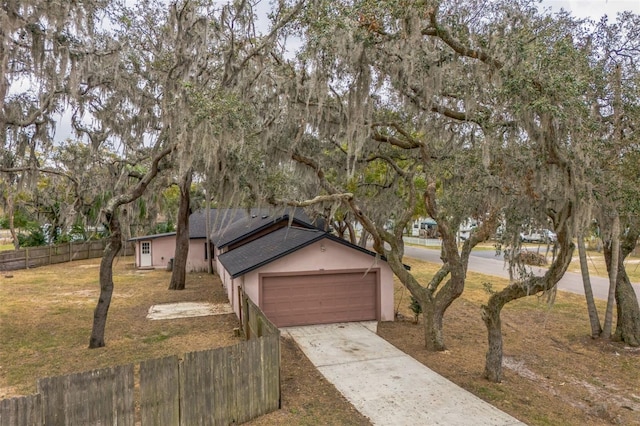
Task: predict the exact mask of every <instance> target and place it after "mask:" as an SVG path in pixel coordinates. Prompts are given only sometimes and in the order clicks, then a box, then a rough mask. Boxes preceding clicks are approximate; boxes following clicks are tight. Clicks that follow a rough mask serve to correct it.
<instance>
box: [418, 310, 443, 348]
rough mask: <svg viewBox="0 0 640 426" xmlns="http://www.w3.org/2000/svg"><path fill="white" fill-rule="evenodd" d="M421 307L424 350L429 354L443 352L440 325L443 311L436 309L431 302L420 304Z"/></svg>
mask: <svg viewBox="0 0 640 426" xmlns="http://www.w3.org/2000/svg"><path fill="white" fill-rule="evenodd" d="M420 306H421V307H422V316H423V318H424V344H425V348H426V349H427V350H428V351H430V352H437V351H444V350H445V349H446V348H445V345H444V333H443V330H442V323H443V317H444V311H443V310H441V309H438V308H437V306H436V304H435V303H434V302H433V301H427V302H426V303H425V302H424V301H423V302H421V303H420Z"/></svg>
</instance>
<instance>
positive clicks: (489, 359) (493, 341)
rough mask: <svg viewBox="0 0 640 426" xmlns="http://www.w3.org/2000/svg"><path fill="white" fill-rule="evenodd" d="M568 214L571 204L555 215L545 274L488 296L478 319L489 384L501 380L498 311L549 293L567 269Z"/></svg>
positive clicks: (569, 250)
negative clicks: (553, 247)
mask: <svg viewBox="0 0 640 426" xmlns="http://www.w3.org/2000/svg"><path fill="white" fill-rule="evenodd" d="M571 214H572V208H571V205H567V206H566V207H565V208H563V210H562V211H561V212H560V213H559V214H558V217H559V218H558V219H557V220H558V221H560V222H562V224H563V225H562V226H559V227H557V228H560V229H559V232H558V243H559V245H560V250H559V252H558V256H557V257H556V258H555V260H554V262H553V263H552V264H551V266H550V267H549V269H548V270H547V272H546V273H545V274H544V275H543V276H541V277H537V276H529V277H527V278H524V279H521V280H517V281H513V282H511V283H510V284H509V285H508V286H507V287H505V288H504V289H502V290H501V291H499V292H496V293H493V294H492V295H491V297H489V301H488V302H487V304H486V305H483V306H482V319H483V321H484V323H485V326H486V327H487V337H488V340H489V346H488V349H487V355H486V359H485V368H484V376H485V377H486V378H487V379H488V380H490V381H492V382H496V383H499V382H500V381H501V380H502V345H503V342H502V329H501V321H500V313H501V311H502V308H503V307H504V306H505V305H506V304H507V303H509V302H511V301H513V300H516V299H520V298H522V297H526V296H530V295H534V294H538V293H541V292H545V291H548V290H551V289H552V288H553V287H554V286H555V285H556V284H558V281H560V279H561V278H562V276H563V275H564V273H565V271H566V270H567V268H568V267H569V263H571V256H572V254H573V249H574V246H573V243H572V236H571V232H570V229H571V225H569V224H567V221H568V220H569V219H570V218H571Z"/></svg>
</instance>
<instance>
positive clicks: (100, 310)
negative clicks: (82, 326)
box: [89, 209, 122, 349]
mask: <svg viewBox="0 0 640 426" xmlns="http://www.w3.org/2000/svg"><path fill="white" fill-rule="evenodd" d="M117 215H118V210H117V209H116V210H114V211H113V213H111V214H110V215H107V226H108V228H109V231H110V233H111V234H110V237H109V242H108V243H107V246H106V247H105V249H104V255H103V256H102V260H101V261H100V298H99V299H98V304H97V305H96V308H95V310H94V311H93V328H92V329H91V338H90V339H89V349H95V348H101V347H103V346H104V345H105V340H104V331H105V328H106V325H107V313H108V312H109V306H110V305H111V296H112V294H113V261H114V259H115V258H116V256H118V253H119V252H120V249H121V248H122V239H121V236H122V231H121V229H120V222H119V221H118V217H117Z"/></svg>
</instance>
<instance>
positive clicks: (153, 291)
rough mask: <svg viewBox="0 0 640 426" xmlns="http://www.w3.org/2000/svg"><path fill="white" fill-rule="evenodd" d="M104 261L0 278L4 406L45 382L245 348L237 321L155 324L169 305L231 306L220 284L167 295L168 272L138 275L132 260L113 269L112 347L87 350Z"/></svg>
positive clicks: (203, 280) (209, 281)
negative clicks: (153, 314) (156, 310)
mask: <svg viewBox="0 0 640 426" xmlns="http://www.w3.org/2000/svg"><path fill="white" fill-rule="evenodd" d="M98 268H99V259H89V260H83V261H77V262H72V263H64V264H59V265H53V266H48V267H44V268H36V269H31V270H22V271H13V272H12V275H13V277H12V278H6V277H4V276H2V275H0V324H1V327H0V342H2V344H1V345H0V398H5V397H8V396H15V395H24V394H30V393H34V392H35V385H36V380H37V379H38V378H40V377H46V376H54V375H61V374H67V373H71V372H80V371H86V370H91V369H95V368H102V367H107V366H114V365H123V364H128V363H132V362H138V361H141V360H144V359H150V358H158V357H162V356H166V355H169V354H175V355H178V356H180V355H182V354H183V353H185V352H191V351H195V350H203V349H209V348H215V347H221V346H227V345H230V344H233V343H236V342H238V341H240V338H238V337H235V336H234V333H233V329H234V328H236V327H238V326H239V323H238V321H237V319H236V317H235V315H233V314H227V315H216V316H206V317H196V318H182V319H172V320H158V321H151V320H148V319H146V315H147V312H148V310H149V307H150V306H151V305H154V304H159V303H172V302H182V301H188V302H209V303H224V302H227V299H226V295H225V293H224V291H223V290H222V287H221V284H220V281H219V279H218V278H216V277H214V276H212V275H207V274H188V275H187V288H186V289H185V290H183V291H169V290H167V287H168V285H169V278H170V274H169V273H168V272H166V271H164V270H155V271H138V270H136V269H135V268H134V266H133V258H131V257H125V258H120V259H119V260H118V261H117V262H116V264H115V266H114V286H115V288H114V294H113V299H112V301H111V307H110V310H109V317H108V319H107V329H106V336H105V338H106V343H107V346H106V347H104V348H100V349H92V350H90V349H88V343H89V335H90V333H91V325H92V321H93V309H94V308H95V305H96V302H97V298H98V295H99V282H98Z"/></svg>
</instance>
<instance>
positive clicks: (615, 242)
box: [602, 212, 621, 339]
mask: <svg viewBox="0 0 640 426" xmlns="http://www.w3.org/2000/svg"><path fill="white" fill-rule="evenodd" d="M606 246H609V247H610V249H609V250H610V256H611V260H610V264H611V265H618V264H619V263H620V262H619V260H620V257H621V256H620V216H619V215H618V214H617V212H616V213H615V216H614V217H613V225H612V226H611V239H610V240H609V242H608V244H605V247H606ZM606 250H607V249H606V248H605V251H606ZM607 271H608V272H609V296H608V297H607V310H606V312H605V314H604V326H603V327H602V337H604V338H606V339H610V338H611V330H612V328H613V305H614V303H615V302H616V284H617V282H618V268H616V267H611V268H610V267H607Z"/></svg>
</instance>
